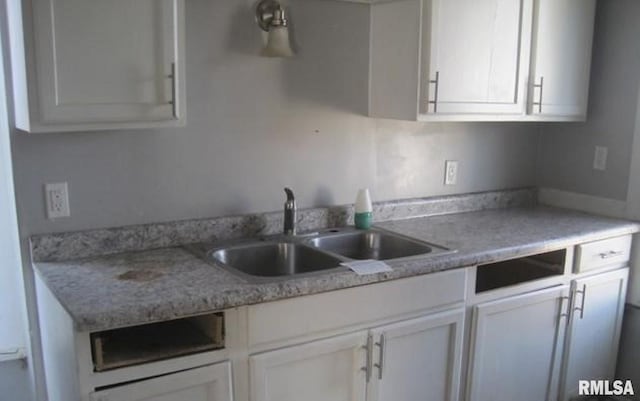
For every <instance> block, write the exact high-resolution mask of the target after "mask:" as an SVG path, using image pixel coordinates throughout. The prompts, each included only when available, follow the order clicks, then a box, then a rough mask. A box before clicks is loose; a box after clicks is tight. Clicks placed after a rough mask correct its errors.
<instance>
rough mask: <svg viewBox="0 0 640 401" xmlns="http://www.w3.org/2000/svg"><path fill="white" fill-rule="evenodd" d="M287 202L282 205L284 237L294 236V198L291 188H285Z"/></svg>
mask: <svg viewBox="0 0 640 401" xmlns="http://www.w3.org/2000/svg"><path fill="white" fill-rule="evenodd" d="M284 192H285V193H286V194H287V201H286V202H285V203H284V235H296V198H295V197H294V196H293V191H292V190H291V188H285V189H284Z"/></svg>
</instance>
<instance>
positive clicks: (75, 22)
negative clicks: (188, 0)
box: [9, 0, 185, 132]
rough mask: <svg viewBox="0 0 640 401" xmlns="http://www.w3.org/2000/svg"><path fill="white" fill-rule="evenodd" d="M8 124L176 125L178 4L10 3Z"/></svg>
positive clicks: (139, 0)
mask: <svg viewBox="0 0 640 401" xmlns="http://www.w3.org/2000/svg"><path fill="white" fill-rule="evenodd" d="M9 12H10V19H9V20H10V24H11V34H12V37H11V51H12V63H13V80H14V97H15V101H16V125H17V127H18V128H20V129H22V130H25V131H29V132H56V131H81V130H82V131H85V130H101V129H116V128H148V127H163V126H178V125H183V124H184V116H185V114H184V113H185V110H184V107H185V91H184V83H185V82H184V81H185V77H184V45H183V40H184V37H183V36H184V4H183V2H182V0H136V1H123V0H113V1H100V0H88V1H87V0H22V1H20V0H11V1H10V8H9Z"/></svg>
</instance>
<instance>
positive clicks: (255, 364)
mask: <svg viewBox="0 0 640 401" xmlns="http://www.w3.org/2000/svg"><path fill="white" fill-rule="evenodd" d="M366 345H367V333H366V332H360V333H355V334H347V335H343V336H338V337H333V338H329V339H325V340H319V341H313V342H310V343H307V344H302V345H297V346H293V347H287V348H283V349H279V350H275V351H268V352H264V353H261V354H255V355H251V356H250V357H249V365H250V375H251V376H250V386H251V387H250V389H251V396H250V398H251V400H252V401H300V400H304V401H364V399H365V386H366V374H365V370H364V368H366V362H367V361H366V355H367V351H366Z"/></svg>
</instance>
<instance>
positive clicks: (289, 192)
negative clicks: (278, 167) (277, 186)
mask: <svg viewBox="0 0 640 401" xmlns="http://www.w3.org/2000/svg"><path fill="white" fill-rule="evenodd" d="M284 192H285V193H286V194H287V202H295V201H296V198H295V196H293V191H292V190H291V188H285V189H284Z"/></svg>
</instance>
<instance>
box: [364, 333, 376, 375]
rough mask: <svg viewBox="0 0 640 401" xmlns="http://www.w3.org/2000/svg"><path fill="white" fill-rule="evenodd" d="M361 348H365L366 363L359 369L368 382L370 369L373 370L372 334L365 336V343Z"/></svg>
mask: <svg viewBox="0 0 640 401" xmlns="http://www.w3.org/2000/svg"><path fill="white" fill-rule="evenodd" d="M362 348H364V349H365V350H366V352H367V354H366V364H365V366H364V367H363V368H362V369H361V370H364V373H365V376H366V378H367V383H369V381H370V380H371V371H372V370H373V368H372V365H371V364H372V363H373V355H372V354H373V336H372V335H371V334H369V335H368V336H367V345H365V346H363V347H362Z"/></svg>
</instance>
